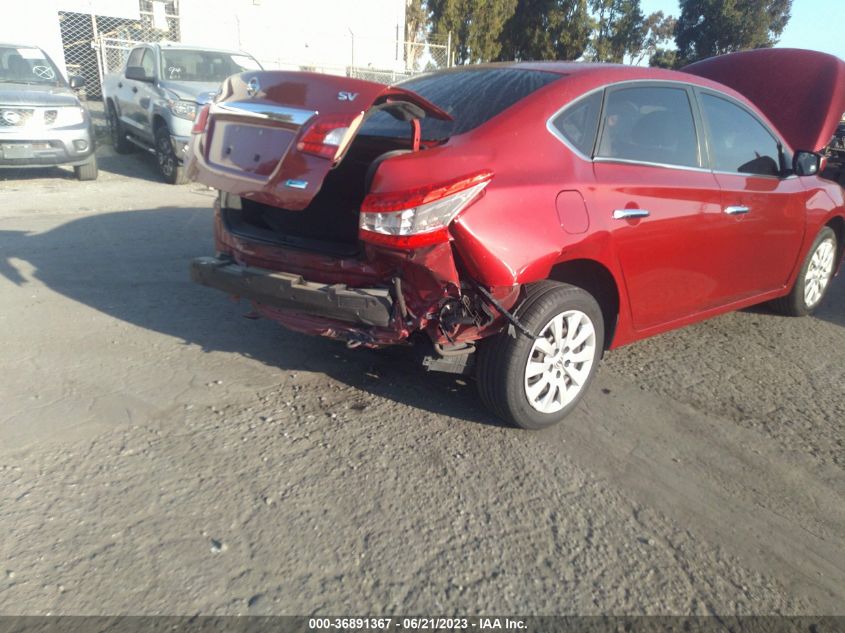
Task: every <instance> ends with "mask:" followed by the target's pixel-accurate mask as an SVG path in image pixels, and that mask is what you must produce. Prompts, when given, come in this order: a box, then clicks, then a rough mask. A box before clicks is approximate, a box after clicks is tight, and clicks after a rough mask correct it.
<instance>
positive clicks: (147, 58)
mask: <svg viewBox="0 0 845 633" xmlns="http://www.w3.org/2000/svg"><path fill="white" fill-rule="evenodd" d="M130 68H134V69H136V70H138V69H140V70H141V71H142V73H143V76H144V77H146V78H149V79H148V80H141V79H129V78H127V77H126V74H129V72H128V71H129V69H130ZM154 69H155V61H154V53H153V51H152V49H150V48H149V47H148V46H139V47H138V48H136V49H134V50H133V51H132V53H131V54H130V56H129V60H128V61H127V62H126V71H127V72H126V74H125V75H124V77H123V80H122V81H121V83H122V84H123V88H122V99H121V115H122V116H121V118H122V120H123V122H124V123H125V124H126V125H128V126H130V129H132V130H133V132H134V133H135V134H138V135H140V136H142V137H146V136H147V135H146V128H147V124H146V122H147V119H148V116H147V113H146V112H144V111H143V109H142V107H141V99H142V98H143V95H144V94H145V93H146V90H147V87H148V86H149V85H150V84H151V82H152V79H153V72H154Z"/></svg>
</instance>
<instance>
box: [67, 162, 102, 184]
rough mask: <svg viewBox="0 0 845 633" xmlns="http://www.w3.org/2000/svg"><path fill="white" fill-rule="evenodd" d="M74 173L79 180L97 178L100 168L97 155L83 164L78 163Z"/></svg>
mask: <svg viewBox="0 0 845 633" xmlns="http://www.w3.org/2000/svg"><path fill="white" fill-rule="evenodd" d="M73 173H74V175H75V176H76V179H77V180H97V175H98V174H99V170H98V169H97V157H96V156H92V157H91V160H89V161H88V162H87V163H85V164H83V165H77V166H76V167H74V168H73Z"/></svg>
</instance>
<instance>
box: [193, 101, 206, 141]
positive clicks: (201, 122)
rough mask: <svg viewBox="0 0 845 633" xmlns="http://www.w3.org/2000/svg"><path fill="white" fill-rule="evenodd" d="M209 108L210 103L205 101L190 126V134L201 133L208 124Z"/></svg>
mask: <svg viewBox="0 0 845 633" xmlns="http://www.w3.org/2000/svg"><path fill="white" fill-rule="evenodd" d="M210 110H211V104H210V103H206V104H205V105H204V106H203V107H202V109H200V111H199V112H198V113H197V118H196V119H194V126H193V127H192V128H191V134H202V133H203V132H205V128H206V126H208V113H209V111H210Z"/></svg>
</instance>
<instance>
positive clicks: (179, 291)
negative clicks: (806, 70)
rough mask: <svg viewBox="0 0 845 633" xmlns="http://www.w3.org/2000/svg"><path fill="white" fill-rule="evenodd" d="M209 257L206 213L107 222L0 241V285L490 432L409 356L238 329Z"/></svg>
mask: <svg viewBox="0 0 845 633" xmlns="http://www.w3.org/2000/svg"><path fill="white" fill-rule="evenodd" d="M123 162H126V161H123ZM213 250H214V246H213V243H212V211H211V209H208V208H180V209H173V208H159V209H151V210H143V211H131V212H116V213H107V214H101V215H93V216H88V217H84V218H81V219H77V220H73V221H71V222H68V223H66V224H63V225H61V226H59V227H57V228H54V229H52V230H50V231H47V232H44V233H40V234H27V233H25V232H19V231H0V276H3V277H5V278H7V279H9V280H11V281H12V282H13V283H15V284H18V285H21V286H23V285H25V284H27V283H29V282H28V280H27V278H26V276H25V275H24V274H22V273H21V272H20V271H19V270H18V268H17V267H16V265H15V260H23V261H25V262H28V263H29V264H31V265H32V266H33V267H34V269H35V272H34V276H35V277H36V278H37V279H38V280H40V281H41V282H43V283H44V284H45V285H46V286H48V287H49V288H50V289H52V290H54V291H56V292H59V293H61V294H62V295H64V296H67V297H69V298H71V299H73V300H75V301H79V302H81V303H83V304H85V305H88V306H90V307H92V308H94V309H96V310H99V311H101V312H103V313H105V314H108V315H111V316H113V317H115V318H117V319H121V320H123V321H126V322H128V323H132V324H134V325H137V326H139V327H142V328H146V329H149V330H154V331H157V332H161V333H163V334H166V335H169V336H174V337H178V338H179V339H182V340H184V341H185V342H187V343H189V344H195V345H198V346H200V347H201V348H202V349H204V350H206V351H226V352H233V353H238V354H244V355H246V356H249V357H252V358H255V359H257V360H259V361H261V362H262V363H265V364H267V365H268V366H271V367H280V368H284V369H291V370H307V371H313V372H319V373H323V374H326V375H328V376H331V377H332V378H335V379H337V380H339V381H341V382H343V383H346V384H348V385H350V386H354V387H356V388H359V389H363V390H365V391H368V392H371V393H373V394H375V395H379V396H382V397H386V398H389V399H392V400H395V401H398V402H403V403H407V404H410V405H413V406H415V407H418V408H420V409H423V410H426V411H430V412H432V413H436V414H444V415H448V416H453V417H457V418H461V419H465V420H468V421H472V422H476V423H482V424H497V425H498V424H499V422H498V421H497V419H496V418H494V417H493V416H491V415H489V414H487V413H486V412H485V410H484V409H483V407H482V406H481V404H480V402H479V401H478V399H477V397H476V395H475V388H474V384H473V383H472V382H471V381H468V380H465V379H463V378H460V377H455V376H451V375H448V374H438V373H431V374H428V373H425V372H424V371H423V370H422V369H421V368H420V365H419V359H418V356H417V355H416V354H415V353H414V352H413V351H412V350H410V349H409V348H394V349H387V350H378V351H373V350H354V351H353V350H347V349H346V348H345V346H344V345H343V344H342V343H339V342H336V341H331V340H327V339H321V338H315V337H310V336H305V335H300V334H296V333H292V332H288V331H286V330H284V329H283V328H281V327H280V326H277V325H276V324H274V323H272V322H270V321H266V320H260V321H252V320H247V319H244V318H243V315H244V314H246V313H247V312H249V305H248V304H246V303H240V304H235V303H233V302H231V301H229V300H227V299H226V297H225V296H224V295H223V294H221V293H219V292H216V291H214V290H211V289H209V288H204V287H201V286H198V285H196V284H194V283H192V282H191V281H190V279H189V276H188V264H189V261H190V259H191V258H193V257H196V256H201V255H207V254H209V253H212V252H213ZM754 310H759V311H766V310H767V308H765V307H760V308H754ZM816 317H817V318H820V319H824V320H826V321H829V322H831V323H835V324H837V325H839V326H845V278H843V277H839V278H837V279H836V280H835V281H834V284H833V286H832V288H831V296H829V297H828V299H827V301H826V302H825V304H824V305H823V307H822V308H820V309H819V311H818V313H817V315H816Z"/></svg>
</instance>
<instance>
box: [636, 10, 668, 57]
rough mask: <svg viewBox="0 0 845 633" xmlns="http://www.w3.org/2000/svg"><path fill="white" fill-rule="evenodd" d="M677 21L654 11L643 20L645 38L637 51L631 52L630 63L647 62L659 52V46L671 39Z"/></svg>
mask: <svg viewBox="0 0 845 633" xmlns="http://www.w3.org/2000/svg"><path fill="white" fill-rule="evenodd" d="M676 23H677V20H676V19H675V18H674V17H673V16H671V15H664V14H663V11H655V12H654V13H652V14H651V15H650V16H648V17H647V18H646V19H645V23H644V26H645V37H644V39H643V40H642V42H641V45H640V47H639V50H631V51H630V55H631V63H632V64H637V65H639V64H641V63H642V62H643V61H644V60H645V59H646V58H649V60H650V59H651V58H652V57H654V56H655V55H656V54H657V53H658V51H660V50H661V45H662V44H664V43H666V42H668V41H669V40H671V39H672V36H673V35H674V33H675V24H676Z"/></svg>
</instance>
